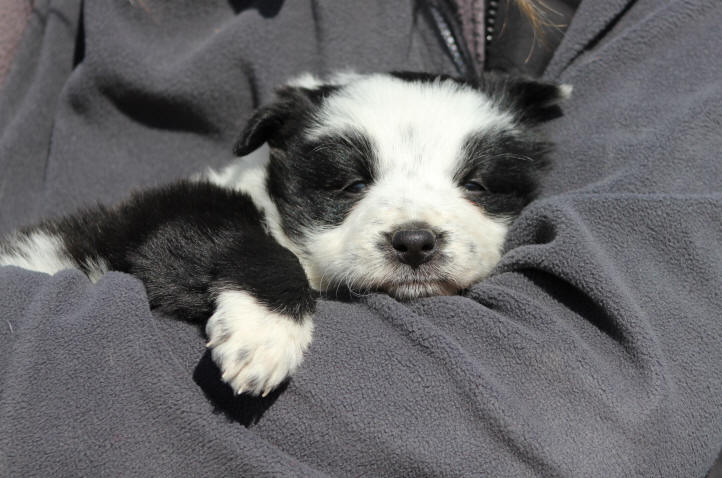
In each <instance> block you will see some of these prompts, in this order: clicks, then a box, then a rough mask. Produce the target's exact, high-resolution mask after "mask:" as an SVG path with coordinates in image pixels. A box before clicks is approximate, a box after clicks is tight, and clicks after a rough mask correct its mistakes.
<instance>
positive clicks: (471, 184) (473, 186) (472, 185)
mask: <svg viewBox="0 0 722 478" xmlns="http://www.w3.org/2000/svg"><path fill="white" fill-rule="evenodd" d="M464 189H466V190H467V191H469V192H470V193H477V192H482V191H486V188H485V187H484V186H482V185H481V184H480V183H478V182H476V181H467V182H466V183H464Z"/></svg>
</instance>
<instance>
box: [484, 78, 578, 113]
mask: <svg viewBox="0 0 722 478" xmlns="http://www.w3.org/2000/svg"><path fill="white" fill-rule="evenodd" d="M479 87H480V89H481V90H482V91H484V92H485V93H487V94H488V95H489V96H490V97H491V98H502V102H503V103H504V105H505V106H506V107H508V108H509V109H510V110H512V111H513V112H514V113H516V115H517V118H518V119H519V120H520V121H521V122H522V123H526V124H528V125H532V126H533V125H535V124H538V123H542V122H544V121H549V120H552V119H554V118H558V117H559V116H561V115H562V110H561V108H560V107H559V103H561V102H562V101H564V100H566V99H567V98H569V97H570V96H571V93H572V87H571V85H558V84H555V83H548V82H544V81H538V80H534V79H531V78H525V77H514V76H507V75H503V74H496V73H487V74H485V75H484V76H483V77H482V79H481V82H480V85H479Z"/></svg>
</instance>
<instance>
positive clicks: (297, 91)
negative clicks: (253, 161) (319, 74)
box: [233, 85, 337, 156]
mask: <svg viewBox="0 0 722 478" xmlns="http://www.w3.org/2000/svg"><path fill="white" fill-rule="evenodd" d="M336 88H337V87H335V86H332V85H322V86H319V87H318V88H313V89H310V88H300V87H295V86H285V87H282V88H280V89H278V90H276V99H275V100H274V101H273V102H272V103H270V104H268V105H266V106H263V107H261V108H259V109H258V110H256V112H255V113H253V115H252V116H251V119H250V120H248V123H246V126H245V127H244V128H243V131H242V132H241V135H240V136H239V137H238V139H237V140H236V143H235V144H234V146H233V153H234V154H235V155H237V156H245V155H246V154H249V153H252V152H253V151H255V150H256V149H258V148H259V147H260V146H261V145H262V144H263V143H268V144H269V145H271V146H276V145H281V144H282V143H283V140H284V139H285V138H288V136H290V135H292V134H294V133H297V131H298V128H299V127H300V125H301V124H302V123H303V120H304V118H306V117H307V116H308V115H309V114H312V112H313V111H314V110H315V109H316V108H318V106H319V105H320V104H321V102H322V101H323V99H324V98H326V97H327V96H328V95H329V94H330V93H331V92H332V91H335V89H336Z"/></svg>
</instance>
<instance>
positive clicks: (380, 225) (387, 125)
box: [237, 74, 565, 298]
mask: <svg viewBox="0 0 722 478" xmlns="http://www.w3.org/2000/svg"><path fill="white" fill-rule="evenodd" d="M564 93H565V91H564V90H563V89H560V88H559V87H557V86H554V85H546V84H538V83H532V82H528V81H524V82H522V81H517V82H514V81H512V80H509V79H506V78H501V77H490V78H487V79H486V82H485V83H484V84H483V85H481V86H480V87H479V86H477V87H474V86H470V85H467V84H464V83H461V82H459V81H457V80H454V79H450V78H435V77H430V76H425V75H418V74H397V75H385V74H376V75H351V76H348V75H347V76H344V77H341V78H336V79H335V80H333V81H332V82H331V83H321V82H319V81H318V80H316V79H314V78H311V77H306V78H303V79H301V80H299V81H298V82H297V84H296V85H294V86H289V87H286V88H285V89H283V90H281V91H280V92H279V99H278V101H277V102H276V103H274V104H272V105H270V106H268V107H266V108H265V109H263V110H260V111H259V112H258V113H257V114H256V115H255V116H254V118H253V119H252V120H251V123H250V124H249V127H248V129H247V130H246V132H245V133H244V135H243V136H242V138H241V140H240V141H239V143H238V145H237V152H239V153H240V154H245V153H247V152H249V151H251V150H253V149H255V147H257V146H258V145H260V143H262V142H268V143H269V145H270V147H271V162H270V166H269V169H268V179H267V188H268V192H269V195H270V197H271V198H272V199H273V201H274V202H275V204H276V206H277V208H278V210H279V213H280V214H279V217H280V220H281V222H282V224H281V226H282V229H283V231H284V232H285V234H286V235H287V236H288V238H289V239H290V241H291V242H293V244H294V245H295V249H296V252H297V254H298V255H299V257H300V259H301V261H302V263H303V264H304V266H305V268H306V272H307V274H308V276H309V279H310V281H311V283H312V285H313V286H314V287H315V288H317V289H320V290H326V289H328V288H336V287H339V286H343V287H348V288H349V289H350V290H352V291H356V292H359V291H367V290H381V291H385V292H387V293H389V294H391V295H394V296H396V297H398V298H411V297H418V296H426V295H438V294H453V293H456V292H457V291H458V290H459V289H462V288H465V287H467V286H469V285H470V284H472V283H474V282H476V281H478V280H480V279H482V278H483V277H484V276H486V275H487V274H488V273H489V272H490V271H491V269H492V268H493V267H494V265H495V264H496V263H497V262H498V260H499V258H500V255H501V250H502V246H503V243H504V238H505V234H506V231H507V228H508V225H509V223H510V221H511V220H512V219H513V217H514V216H516V215H517V214H518V212H519V211H520V210H521V208H522V207H523V206H524V205H526V204H527V203H528V202H529V201H530V200H531V198H532V196H533V194H534V191H535V189H536V186H537V181H538V176H539V174H540V171H541V169H542V168H543V166H544V153H545V152H546V150H547V144H546V143H544V142H541V141H540V140H539V139H538V138H537V137H536V136H535V135H534V134H533V133H532V131H531V127H533V126H534V124H536V123H537V122H539V121H541V120H544V119H546V118H548V117H549V116H550V115H553V114H555V113H556V110H555V109H554V108H553V106H552V105H553V103H554V102H555V101H556V100H558V99H559V98H561V97H562V96H564ZM534 96H536V98H535V97H534Z"/></svg>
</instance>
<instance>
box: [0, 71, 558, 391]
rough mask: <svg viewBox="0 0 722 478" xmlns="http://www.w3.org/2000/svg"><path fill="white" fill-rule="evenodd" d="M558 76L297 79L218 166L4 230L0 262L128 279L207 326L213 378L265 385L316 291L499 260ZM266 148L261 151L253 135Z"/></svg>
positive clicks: (280, 365) (417, 286)
mask: <svg viewBox="0 0 722 478" xmlns="http://www.w3.org/2000/svg"><path fill="white" fill-rule="evenodd" d="M570 91H571V89H570V87H568V86H564V85H563V86H557V85H553V84H547V83H540V82H536V81H532V80H526V79H514V78H509V77H504V76H496V75H486V76H484V77H483V78H482V79H481V81H480V82H479V83H478V84H469V83H465V82H462V81H459V80H456V79H454V78H450V77H446V76H438V75H437V76H434V75H427V74H420V73H392V74H370V75H359V74H354V73H345V74H339V75H336V76H334V77H331V78H330V79H327V80H325V81H323V80H320V79H318V78H316V77H313V76H311V75H305V76H302V77H300V78H298V79H297V80H295V81H293V82H291V83H289V84H288V85H286V86H285V87H283V88H281V89H279V90H278V91H277V96H276V99H275V101H274V102H272V103H271V104H269V105H267V106H264V107H263V108H261V109H259V110H258V111H257V112H256V113H255V114H254V115H253V117H252V118H251V120H250V121H249V123H248V125H247V127H246V128H245V131H244V132H243V133H242V135H241V137H240V138H239V140H238V142H237V144H236V146H235V152H236V153H237V154H238V155H239V156H241V157H240V158H239V159H238V160H236V161H235V162H234V163H233V164H231V165H230V166H228V167H227V168H226V169H224V170H221V171H212V170H210V171H207V172H206V173H204V174H201V175H199V176H198V177H196V178H193V179H190V180H186V181H182V182H178V183H175V184H171V185H169V186H166V187H163V188H158V189H151V190H147V191H142V192H139V193H136V194H134V195H133V196H131V198H130V199H129V200H128V201H126V202H124V203H121V204H119V205H117V206H114V207H111V208H106V207H102V206H101V207H95V208H92V209H88V210H86V211H81V212H79V213H77V214H75V215H72V216H68V217H65V218H62V219H60V220H54V221H47V222H44V223H42V224H39V225H37V226H34V227H31V228H28V229H25V230H23V231H20V232H17V233H15V234H13V235H11V236H10V237H9V238H7V240H6V241H5V242H4V243H2V244H0V265H15V266H19V267H23V268H26V269H32V270H36V271H41V272H46V273H50V274H52V273H55V272H57V271H59V270H61V269H65V268H79V269H81V270H82V271H83V272H85V273H86V274H87V275H88V277H89V278H90V279H91V280H97V279H98V278H99V277H100V276H101V275H102V274H103V273H104V272H106V271H108V270H117V271H123V272H127V273H130V274H133V275H135V276H136V277H138V278H139V279H141V280H142V281H143V282H144V284H145V286H146V289H147V291H148V298H149V301H150V305H151V307H153V308H155V309H157V310H159V311H160V312H162V313H165V314H170V315H173V316H175V317H178V318H181V319H186V320H205V319H208V321H207V324H206V333H207V335H208V338H209V342H208V346H209V347H210V348H211V350H212V356H213V359H214V361H215V362H216V363H217V364H218V366H219V367H220V370H221V372H222V378H223V380H224V381H225V382H227V383H228V384H229V385H230V386H231V387H232V388H233V390H234V391H235V392H237V393H244V392H245V393H250V394H263V395H265V394H267V393H268V392H269V391H270V390H272V389H273V388H275V387H276V386H278V385H279V384H280V383H281V382H283V381H284V380H285V379H286V378H287V377H288V376H290V375H291V374H292V373H293V372H294V371H295V370H296V368H297V367H298V366H299V364H300V363H301V360H302V358H303V354H304V352H305V350H306V349H307V348H308V346H309V344H310V342H311V335H312V330H313V325H312V321H311V316H312V314H313V311H314V304H315V297H316V296H317V294H318V293H317V291H325V290H329V289H336V288H339V287H343V288H345V289H347V290H350V291H351V292H352V293H358V292H365V291H382V292H386V293H388V294H391V295H393V296H395V297H397V298H399V299H410V298H414V297H420V296H428V295H436V294H454V293H457V292H458V291H459V290H461V289H464V288H466V287H468V286H469V285H471V284H473V283H475V282H477V281H479V280H481V279H482V278H484V277H485V276H486V275H488V274H489V272H490V271H491V270H492V268H493V267H494V265H495V264H496V263H497V262H498V260H499V258H500V255H501V251H502V245H503V242H504V238H505V235H506V232H507V229H508V227H509V224H510V222H511V221H512V220H513V218H514V217H515V216H516V215H517V214H518V213H519V211H520V210H521V209H522V208H523V207H524V206H525V205H526V204H527V203H528V202H529V201H530V200H531V199H532V198H533V197H534V194H535V192H536V189H537V186H538V181H539V177H540V174H541V172H542V171H543V169H544V167H545V166H546V162H547V161H546V159H545V158H546V156H545V155H546V153H547V151H548V149H549V144H548V143H547V142H545V141H544V140H543V139H541V138H539V136H538V135H537V133H536V132H535V131H534V127H535V126H536V125H537V124H539V123H540V122H543V121H546V120H548V119H550V118H552V117H555V116H557V115H558V114H559V108H558V106H557V103H558V102H559V101H560V100H561V99H563V98H565V97H567V96H568V95H569V93H570ZM266 145H267V146H266Z"/></svg>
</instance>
